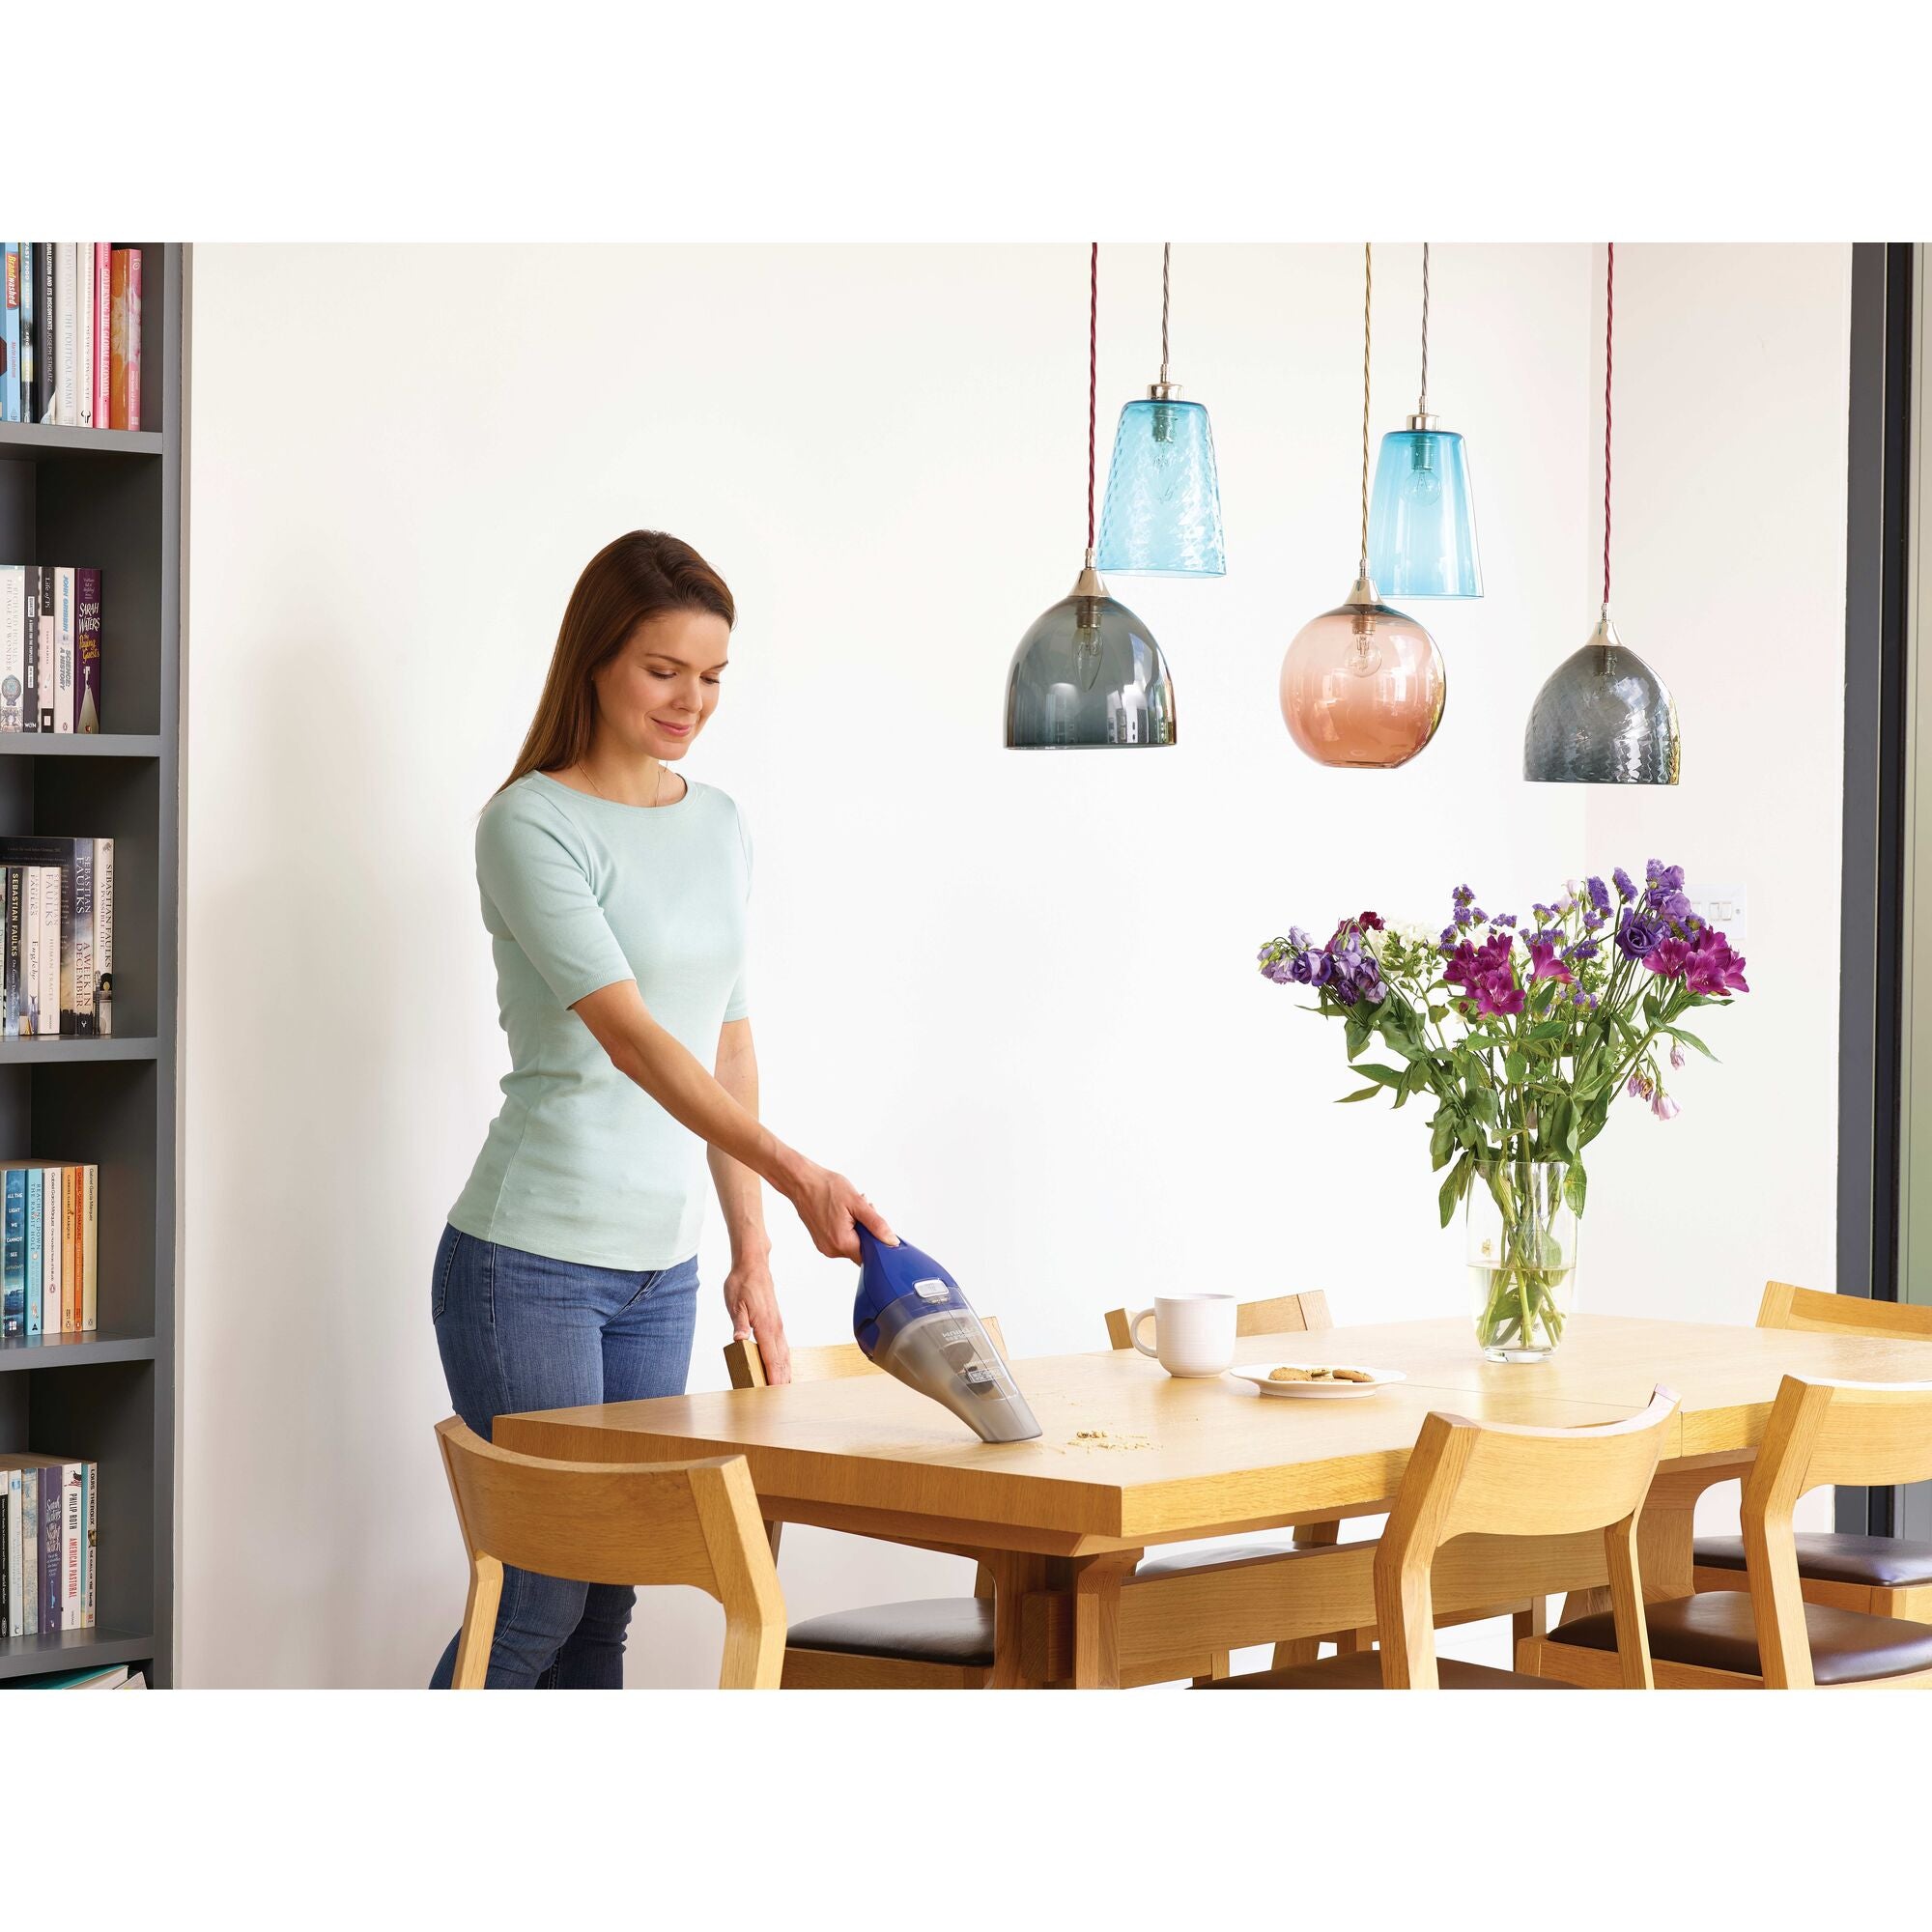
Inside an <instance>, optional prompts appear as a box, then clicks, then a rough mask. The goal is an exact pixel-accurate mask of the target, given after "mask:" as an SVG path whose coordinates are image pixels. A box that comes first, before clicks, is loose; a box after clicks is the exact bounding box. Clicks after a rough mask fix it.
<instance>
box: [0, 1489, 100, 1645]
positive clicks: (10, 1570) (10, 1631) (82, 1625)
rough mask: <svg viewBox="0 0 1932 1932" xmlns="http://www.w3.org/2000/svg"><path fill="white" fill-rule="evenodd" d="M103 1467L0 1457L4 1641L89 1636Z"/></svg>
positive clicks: (1, 1627) (0, 1584)
mask: <svg viewBox="0 0 1932 1932" xmlns="http://www.w3.org/2000/svg"><path fill="white" fill-rule="evenodd" d="M99 1473H100V1465H99V1463H84V1462H80V1461H74V1460H70V1459H69V1458H67V1457H64V1456H33V1455H28V1456H0V1518H3V1519H4V1520H0V1555H4V1557H5V1559H6V1560H5V1562H4V1563H0V1598H4V1602H5V1604H6V1606H7V1607H6V1613H5V1614H6V1622H5V1623H4V1625H0V1630H4V1631H5V1632H6V1634H7V1635H9V1636H45V1635H48V1634H51V1633H53V1632H54V1631H64V1630H92V1629H93V1628H94V1627H95V1625H94V1570H95V1564H94V1539H95V1531H96V1525H97V1524H98V1522H99V1517H100V1505H99V1498H98V1496H97V1494H96V1492H97V1491H98V1490H99Z"/></svg>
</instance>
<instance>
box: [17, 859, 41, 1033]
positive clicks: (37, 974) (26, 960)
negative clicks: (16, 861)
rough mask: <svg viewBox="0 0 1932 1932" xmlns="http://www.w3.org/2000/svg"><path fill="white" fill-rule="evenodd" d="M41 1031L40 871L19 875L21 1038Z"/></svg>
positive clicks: (27, 870) (30, 867) (35, 870)
mask: <svg viewBox="0 0 1932 1932" xmlns="http://www.w3.org/2000/svg"><path fill="white" fill-rule="evenodd" d="M40 1031H41V868H40V867H38V866H29V867H26V868H25V869H24V870H23V871H22V872H21V874H20V1037H22V1038H23V1039H32V1038H35V1037H38V1036H39V1034H40Z"/></svg>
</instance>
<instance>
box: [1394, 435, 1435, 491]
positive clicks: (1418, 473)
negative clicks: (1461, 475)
mask: <svg viewBox="0 0 1932 1932" xmlns="http://www.w3.org/2000/svg"><path fill="white" fill-rule="evenodd" d="M1402 494H1403V496H1404V497H1405V498H1406V500H1407V501H1408V502H1411V503H1414V504H1416V505H1418V506H1420V507H1425V508H1426V507H1427V506H1428V505H1429V504H1431V503H1435V502H1438V501H1439V500H1440V499H1441V496H1442V472H1441V471H1440V470H1439V469H1436V467H1435V443H1434V441H1433V440H1431V439H1430V438H1429V437H1426V436H1418V437H1416V438H1414V439H1413V440H1411V441H1410V443H1409V445H1408V468H1407V469H1406V470H1405V471H1404V472H1403V479H1402Z"/></svg>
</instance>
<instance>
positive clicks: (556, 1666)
mask: <svg viewBox="0 0 1932 1932" xmlns="http://www.w3.org/2000/svg"><path fill="white" fill-rule="evenodd" d="M430 1313H431V1315H432V1317H433V1318H434V1320H435V1321H436V1346H437V1348H438V1350H440V1353H441V1355H442V1373H443V1377H444V1378H445V1379H446V1380H447V1381H448V1383H449V1400H450V1402H451V1404H452V1405H453V1406H455V1409H456V1412H457V1414H459V1415H460V1416H462V1418H463V1419H464V1421H465V1422H467V1423H468V1424H469V1427H470V1428H471V1429H473V1430H474V1431H475V1432H476V1434H477V1435H481V1436H483V1437H484V1438H485V1439H486V1440H487V1439H488V1437H489V1435H490V1433H491V1425H492V1423H493V1422H494V1421H495V1419H496V1418H497V1416H499V1415H516V1414H520V1413H522V1412H523V1411H524V1410H526V1409H533V1408H575V1407H577V1406H580V1405H581V1404H583V1403H594V1402H631V1401H635V1400H637V1399H638V1398H639V1397H642V1396H651V1395H682V1394H683V1393H684V1378H685V1376H686V1374H687V1373H688V1372H689V1370H690V1368H691V1337H692V1331H693V1329H694V1327H695V1326H696V1319H697V1261H696V1257H695V1256H694V1257H693V1259H692V1260H690V1261H688V1262H679V1263H678V1264H676V1265H675V1266H674V1267H668V1268H655V1269H648V1268H647V1269H644V1270H642V1271H641V1272H640V1271H638V1270H636V1269H629V1268H607V1267H591V1266H589V1265H588V1264H584V1263H581V1262H559V1261H552V1260H550V1259H549V1258H548V1257H546V1256H544V1255H532V1254H526V1253H525V1252H524V1251H523V1250H522V1249H521V1248H505V1247H499V1246H498V1245H497V1243H496V1242H494V1241H479V1240H478V1239H477V1238H476V1237H475V1236H473V1235H466V1234H463V1233H462V1232H460V1231H459V1230H458V1229H455V1228H445V1229H444V1230H443V1231H442V1239H441V1241H440V1243H439V1244H438V1247H437V1251H436V1268H435V1272H434V1274H433V1275H432V1277H431V1295H430ZM633 1601H634V1593H633V1591H632V1590H631V1589H630V1588H629V1586H628V1585H617V1584H611V1583H572V1582H566V1581H565V1580H564V1579H563V1578H561V1577H540V1576H538V1575H537V1574H536V1573H535V1572H533V1571H528V1570H512V1569H510V1568H509V1567H508V1566H507V1565H505V1567H504V1570H503V1597H502V1602H501V1604H500V1605H499V1606H498V1608H497V1638H496V1642H495V1643H494V1644H493V1645H492V1646H491V1650H490V1672H489V1676H488V1677H487V1678H486V1679H485V1685H486V1688H487V1689H489V1690H530V1689H536V1690H619V1689H621V1688H622V1685H623V1682H624V1632H625V1630H626V1629H627V1628H628V1627H629V1625H630V1621H631V1605H632V1602H633ZM455 1670H456V1638H455V1637H451V1638H450V1640H449V1647H448V1648H447V1649H446V1650H445V1651H444V1652H443V1654H442V1661H441V1662H440V1663H439V1664H438V1665H437V1666H436V1674H435V1675H434V1676H433V1677H432V1678H431V1679H430V1689H431V1690H448V1688H449V1685H450V1681H451V1679H452V1677H453V1676H454V1674H455Z"/></svg>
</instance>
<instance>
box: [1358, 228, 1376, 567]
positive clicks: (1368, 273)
mask: <svg viewBox="0 0 1932 1932" xmlns="http://www.w3.org/2000/svg"><path fill="white" fill-rule="evenodd" d="M1375 295H1376V260H1375V244H1374V243H1373V242H1369V241H1364V242H1363V243H1362V556H1361V566H1362V567H1361V575H1362V576H1364V577H1366V576H1367V575H1368V574H1369V316H1370V312H1371V310H1372V308H1373V307H1374V303H1375Z"/></svg>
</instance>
